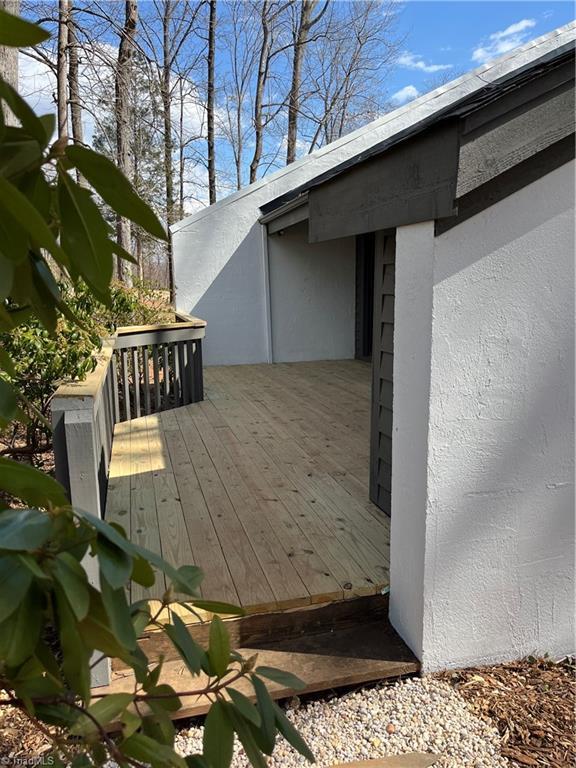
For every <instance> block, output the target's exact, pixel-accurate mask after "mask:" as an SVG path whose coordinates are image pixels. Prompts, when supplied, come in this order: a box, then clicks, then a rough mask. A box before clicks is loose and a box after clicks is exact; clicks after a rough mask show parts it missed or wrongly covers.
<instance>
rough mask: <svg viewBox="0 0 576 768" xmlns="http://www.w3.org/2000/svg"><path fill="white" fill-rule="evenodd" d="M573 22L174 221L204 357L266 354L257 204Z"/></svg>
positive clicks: (565, 32)
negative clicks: (202, 323)
mask: <svg viewBox="0 0 576 768" xmlns="http://www.w3.org/2000/svg"><path fill="white" fill-rule="evenodd" d="M573 37H574V30H573V25H572V26H571V25H568V26H567V27H564V28H562V29H560V30H557V31H555V32H554V33H552V34H550V35H547V36H546V37H544V38H540V39H538V40H534V41H531V42H530V43H529V44H527V45H526V46H523V47H521V48H518V49H517V50H515V51H513V52H512V53H511V54H508V55H507V56H506V57H505V58H504V59H502V60H500V61H496V62H492V63H491V64H488V65H486V66H484V67H480V68H479V69H477V70H475V71H474V72H471V73H469V74H466V75H465V76H463V77H461V78H459V79H457V80H454V81H453V82H451V83H448V84H446V85H443V86H441V87H440V88H438V89H436V90H435V91H432V92H431V93H428V94H425V95H424V96H422V97H420V98H419V99H416V100H415V101H413V102H410V104H409V105H406V106H404V107H401V108H400V109H397V110H395V111H394V112H391V113H389V114H387V115H384V117H382V118H380V119H378V120H375V121H374V122H372V123H370V124H369V125H367V126H365V127H363V128H361V129H359V130H357V131H354V132H353V133H350V134H349V135H347V136H345V137H343V138H342V139H340V140H338V141H335V142H333V143H332V144H329V145H327V146H326V147H323V148H322V149H320V150H318V151H316V152H314V153H312V154H311V155H308V156H306V157H305V158H303V159H301V160H299V161H297V162H295V163H293V164H292V165H290V166H288V167H287V168H283V169H282V170H280V171H277V172H276V173H274V174H271V175H270V176H267V177H266V178H264V179H261V180H259V181H257V182H255V183H254V184H251V185H250V186H248V187H246V188H244V189H242V190H240V191H239V192H237V193H235V194H233V195H230V196H229V197H227V198H225V199H223V200H222V201H220V202H218V203H216V204H215V205H213V206H211V207H210V208H207V209H205V210H203V211H199V212H198V213H196V214H194V215H192V216H189V217H188V218H186V219H184V220H183V221H181V222H178V223H177V224H175V225H174V226H173V227H172V233H173V243H174V269H175V282H176V306H177V307H178V309H180V310H181V311H185V312H191V313H193V314H196V315H199V316H200V317H202V318H204V319H205V320H207V321H208V327H207V332H206V340H205V342H204V355H205V361H206V363H208V364H218V363H256V362H266V361H267V360H268V359H269V345H268V334H267V328H268V317H267V311H266V307H267V300H266V286H267V280H266V272H265V267H264V264H265V254H264V248H263V236H262V226H261V225H260V224H258V218H259V216H260V206H261V205H263V204H265V203H267V202H270V201H271V200H273V199H275V198H276V197H278V196H279V195H282V194H284V193H285V192H288V191H290V190H292V189H294V188H296V187H298V186H299V185H301V184H304V183H305V182H307V181H310V180H311V179H313V178H315V177H316V176H318V175H319V174H321V173H323V172H324V171H326V170H329V169H331V168H333V167H334V166H336V165H338V164H339V163H341V162H344V161H345V160H348V159H349V158H351V157H353V156H355V155H357V154H358V153H360V152H362V151H363V150H365V149H367V148H368V147H371V146H373V145H374V144H377V143H379V142H381V141H384V140H385V139H388V138H389V137H391V136H394V135H395V134H397V133H398V132H400V131H402V130H404V129H405V128H407V127H410V126H413V125H416V124H417V123H419V122H420V121H421V120H423V119H424V118H426V117H428V116H429V115H431V114H433V113H434V112H436V111H437V110H439V109H442V108H444V107H447V106H449V105H450V104H452V103H453V102H455V101H456V100H458V99H460V98H463V97H464V96H466V95H469V94H472V93H475V92H476V91H478V90H480V89H482V88H484V87H485V86H486V83H489V82H491V81H493V80H495V79H497V78H499V77H502V76H504V75H505V74H507V73H508V72H511V71H513V70H514V69H516V68H518V67H521V66H523V65H525V64H528V63H529V62H530V61H533V60H535V59H537V58H539V57H540V56H543V55H544V54H546V53H547V52H549V51H551V50H553V49H555V48H556V47H558V46H559V45H562V44H563V43H566V42H568V41H569V40H571V39H573Z"/></svg>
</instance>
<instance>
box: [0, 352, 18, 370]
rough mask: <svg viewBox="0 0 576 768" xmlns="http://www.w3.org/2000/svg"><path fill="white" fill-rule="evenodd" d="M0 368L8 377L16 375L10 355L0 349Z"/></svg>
mask: <svg viewBox="0 0 576 768" xmlns="http://www.w3.org/2000/svg"><path fill="white" fill-rule="evenodd" d="M0 368H2V370H4V371H6V373H7V374H8V375H9V376H15V375H16V368H15V367H14V363H13V362H12V360H11V358H10V355H9V354H8V352H6V351H5V350H3V349H0Z"/></svg>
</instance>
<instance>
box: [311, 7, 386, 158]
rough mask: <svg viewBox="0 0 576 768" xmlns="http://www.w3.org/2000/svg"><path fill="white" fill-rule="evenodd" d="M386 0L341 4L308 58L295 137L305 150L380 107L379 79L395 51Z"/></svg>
mask: <svg viewBox="0 0 576 768" xmlns="http://www.w3.org/2000/svg"><path fill="white" fill-rule="evenodd" d="M394 23H395V9H394V7H393V3H392V2H388V3H384V2H381V0H358V1H357V2H355V3H349V4H346V5H344V4H342V5H341V6H339V8H338V13H337V14H333V15H332V17H331V18H330V20H329V22H328V23H327V32H326V34H325V36H324V38H323V40H322V45H319V46H317V47H316V49H315V50H314V54H313V55H311V56H309V57H308V60H307V66H306V68H305V73H304V80H305V82H306V88H305V90H306V94H305V97H304V98H303V99H302V100H301V105H300V113H301V118H302V120H301V123H303V124H304V126H303V130H301V131H300V136H301V138H302V139H304V140H305V141H308V142H309V152H312V151H313V150H314V149H316V148H317V147H319V146H322V145H323V144H328V143H330V142H331V141H335V140H336V139H338V138H340V137H341V136H342V135H343V134H344V133H346V132H347V131H350V130H353V129H354V128H356V127H359V126H360V125H365V124H366V123H367V122H369V121H370V120H373V119H375V118H376V117H377V116H378V115H379V114H381V113H382V112H384V111H386V102H385V93H386V90H385V79H386V76H387V74H388V72H389V71H390V67H391V65H392V64H393V62H394V60H395V57H396V55H397V52H398V47H399V41H398V40H396V39H395V36H394V33H393V26H394Z"/></svg>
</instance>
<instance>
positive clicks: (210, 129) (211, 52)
mask: <svg viewBox="0 0 576 768" xmlns="http://www.w3.org/2000/svg"><path fill="white" fill-rule="evenodd" d="M215 63H216V0H210V18H209V22H208V94H207V105H206V109H207V113H208V114H207V139H208V197H209V201H210V205H212V204H213V203H215V202H216V147H215V142H214V69H215Z"/></svg>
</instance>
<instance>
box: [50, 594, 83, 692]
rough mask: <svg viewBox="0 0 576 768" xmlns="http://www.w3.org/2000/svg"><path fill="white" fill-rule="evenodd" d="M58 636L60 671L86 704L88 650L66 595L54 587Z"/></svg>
mask: <svg viewBox="0 0 576 768" xmlns="http://www.w3.org/2000/svg"><path fill="white" fill-rule="evenodd" d="M54 595H55V598H56V610H57V616H58V635H59V637H60V647H61V650H62V671H63V673H64V677H65V678H66V681H67V683H68V685H69V686H70V688H71V690H72V691H74V693H76V694H77V695H78V696H80V698H81V699H82V700H83V701H84V702H87V701H89V699H90V649H89V648H88V647H87V645H86V643H85V641H84V638H83V637H82V635H81V634H80V632H79V631H78V629H79V627H81V626H82V625H81V624H78V622H77V620H76V617H75V616H74V613H73V612H72V609H71V607H70V603H69V602H68V600H67V598H66V595H65V594H64V592H63V590H62V589H61V587H59V586H58V585H55V587H54Z"/></svg>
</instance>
